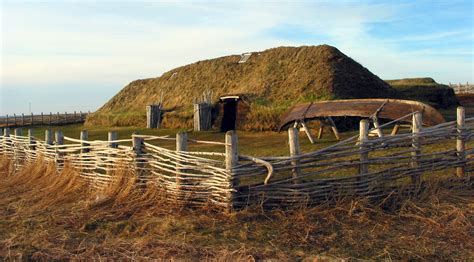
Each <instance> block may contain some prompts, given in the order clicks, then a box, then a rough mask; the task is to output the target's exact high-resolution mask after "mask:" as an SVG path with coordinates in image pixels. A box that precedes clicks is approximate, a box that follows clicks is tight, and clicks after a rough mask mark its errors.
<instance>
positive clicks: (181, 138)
mask: <svg viewBox="0 0 474 262" xmlns="http://www.w3.org/2000/svg"><path fill="white" fill-rule="evenodd" d="M185 151H188V134H187V133H186V132H178V133H177V134H176V152H178V153H179V152H185ZM183 164H186V163H185V162H182V161H177V164H176V187H177V189H178V192H179V194H180V193H181V190H182V185H183V184H184V183H183V176H182V174H183V173H184V171H185V169H183V168H182V167H181V165H183Z"/></svg>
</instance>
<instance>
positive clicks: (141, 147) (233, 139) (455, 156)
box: [0, 107, 474, 210]
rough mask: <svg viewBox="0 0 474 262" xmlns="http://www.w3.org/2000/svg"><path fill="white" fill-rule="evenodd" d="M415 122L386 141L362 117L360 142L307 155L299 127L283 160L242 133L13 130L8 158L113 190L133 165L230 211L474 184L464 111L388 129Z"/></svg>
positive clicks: (472, 123) (5, 147) (178, 195)
mask: <svg viewBox="0 0 474 262" xmlns="http://www.w3.org/2000/svg"><path fill="white" fill-rule="evenodd" d="M407 120H408V121H411V122H412V125H413V127H412V132H409V133H402V134H397V135H393V136H390V135H386V136H383V137H369V136H368V133H369V132H370V131H371V130H369V127H368V123H367V121H366V120H362V121H361V123H360V127H361V128H360V132H359V135H357V136H354V137H351V138H349V139H346V140H344V141H341V142H338V143H336V144H334V145H332V146H329V147H327V148H324V149H321V150H316V151H312V152H307V153H302V152H301V150H300V148H299V141H298V131H297V130H296V129H295V128H290V129H289V130H288V133H289V145H290V155H289V156H280V157H259V158H257V157H252V156H244V155H241V154H239V152H238V139H237V135H236V133H235V131H229V132H227V133H226V136H225V141H224V142H215V141H197V140H192V139H190V138H188V136H187V134H186V133H183V132H180V133H178V134H176V137H175V138H174V137H168V136H149V135H139V134H134V135H132V137H131V138H127V139H119V138H118V137H117V134H116V133H114V132H110V133H109V136H108V140H107V141H101V140H99V141H89V140H88V135H87V131H82V132H81V134H80V139H75V138H70V137H65V136H64V135H63V133H62V132H60V131H58V132H56V133H55V134H54V138H53V134H52V132H51V131H50V130H46V133H45V139H44V140H40V139H38V138H35V137H33V136H32V132H31V131H29V132H28V134H27V135H23V133H22V129H21V128H17V129H15V131H14V133H13V134H11V131H10V128H4V129H3V133H2V136H0V154H1V155H4V156H7V157H9V158H11V159H12V160H13V161H14V164H15V167H16V168H21V167H22V166H23V165H25V164H27V163H30V162H33V161H35V160H37V159H38V158H40V159H43V161H47V162H52V163H55V164H56V165H57V167H58V168H59V169H61V168H63V167H64V165H66V164H68V165H70V166H72V167H73V168H76V169H77V170H78V171H79V173H80V174H81V176H82V177H83V178H84V179H87V181H89V182H90V184H91V186H96V187H101V186H103V185H105V184H107V183H109V182H110V181H111V180H112V179H113V175H114V172H112V171H114V170H118V169H123V168H126V169H130V170H132V171H131V173H132V174H133V175H135V176H136V177H137V178H138V179H137V181H138V182H139V183H157V184H158V185H159V186H160V187H161V188H163V189H164V190H165V191H166V192H168V193H169V194H166V195H167V196H168V197H170V198H171V199H173V201H182V202H185V203H187V204H189V205H195V206H199V205H207V204H212V205H215V206H218V207H222V208H223V209H226V210H232V209H236V208H237V209H238V208H243V207H245V206H248V205H255V204H261V205H263V206H264V207H270V208H271V207H292V206H295V205H299V204H302V203H305V204H309V205H311V204H316V203H320V202H321V201H326V200H328V199H332V198H338V197H342V196H369V197H377V196H381V195H383V194H386V193H387V191H388V190H394V189H395V188H397V187H400V186H411V187H413V188H418V187H419V186H420V185H421V183H423V180H424V179H429V178H430V176H438V175H441V173H449V172H452V173H453V177H454V174H455V175H457V176H459V177H461V178H462V180H463V181H466V183H472V182H471V181H472V179H471V174H472V171H473V166H474V165H473V152H474V149H473V143H471V141H472V139H473V137H474V133H473V127H474V118H467V119H466V118H465V115H464V109H463V108H462V107H459V108H458V118H457V121H453V122H447V123H443V124H440V125H437V126H434V127H428V128H423V126H422V116H421V114H420V113H418V112H415V113H412V114H410V115H407V116H405V117H403V118H400V119H398V120H396V121H392V122H390V123H387V124H385V125H382V126H379V127H378V128H384V127H389V126H390V125H393V124H394V123H398V121H407ZM163 140H173V141H176V147H175V148H165V147H163V146H160V145H159V144H160V141H163ZM190 143H201V144H211V145H218V146H222V147H221V150H216V151H207V152H203V151H199V152H198V151H190V150H189V148H188V144H190ZM440 171H442V172H440ZM471 188H472V187H471Z"/></svg>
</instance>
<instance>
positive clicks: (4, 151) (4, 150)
mask: <svg viewBox="0 0 474 262" xmlns="http://www.w3.org/2000/svg"><path fill="white" fill-rule="evenodd" d="M9 140H10V128H9V127H8V126H7V127H5V128H4V129H3V141H2V143H3V145H2V152H1V153H2V154H3V155H6V154H8V147H9V146H8V144H9Z"/></svg>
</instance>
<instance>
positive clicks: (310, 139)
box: [301, 120, 315, 144]
mask: <svg viewBox="0 0 474 262" xmlns="http://www.w3.org/2000/svg"><path fill="white" fill-rule="evenodd" d="M301 125H302V126H303V129H304V132H305V133H306V135H307V136H308V139H309V142H311V144H314V142H315V141H314V138H313V135H311V132H310V130H309V128H308V126H307V125H306V123H305V121H304V120H301Z"/></svg>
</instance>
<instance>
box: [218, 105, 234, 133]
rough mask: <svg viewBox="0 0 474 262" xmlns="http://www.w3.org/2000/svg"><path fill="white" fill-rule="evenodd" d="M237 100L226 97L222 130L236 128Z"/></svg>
mask: <svg viewBox="0 0 474 262" xmlns="http://www.w3.org/2000/svg"><path fill="white" fill-rule="evenodd" d="M237 102H238V101H237V100H236V99H225V100H224V101H223V106H222V108H223V111H224V113H223V115H222V124H221V132H226V131H229V130H235V122H236V120H237Z"/></svg>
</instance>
